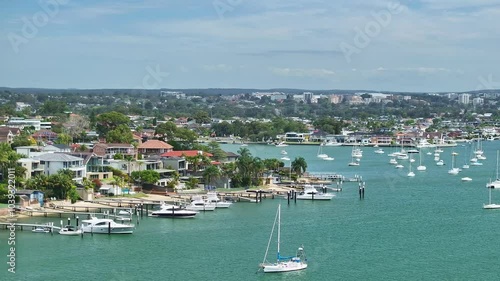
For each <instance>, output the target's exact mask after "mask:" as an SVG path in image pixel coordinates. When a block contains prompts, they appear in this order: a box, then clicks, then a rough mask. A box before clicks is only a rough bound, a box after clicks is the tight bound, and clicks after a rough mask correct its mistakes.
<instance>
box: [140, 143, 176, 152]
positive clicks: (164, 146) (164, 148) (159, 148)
mask: <svg viewBox="0 0 500 281" xmlns="http://www.w3.org/2000/svg"><path fill="white" fill-rule="evenodd" d="M138 148H139V153H141V154H143V155H160V154H164V153H167V152H170V151H172V150H173V149H174V147H173V146H171V145H170V144H168V143H166V142H164V141H160V140H148V141H146V142H145V143H143V144H141V145H140V146H139V147H138Z"/></svg>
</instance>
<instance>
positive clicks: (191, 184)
mask: <svg viewBox="0 0 500 281" xmlns="http://www.w3.org/2000/svg"><path fill="white" fill-rule="evenodd" d="M198 183H199V180H198V179H197V178H195V177H189V179H188V181H187V182H186V187H187V188H188V189H194V188H196V187H197V186H198Z"/></svg>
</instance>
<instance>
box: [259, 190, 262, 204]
mask: <svg viewBox="0 0 500 281" xmlns="http://www.w3.org/2000/svg"><path fill="white" fill-rule="evenodd" d="M259 197H260V198H259V200H260V203H262V191H261V190H259Z"/></svg>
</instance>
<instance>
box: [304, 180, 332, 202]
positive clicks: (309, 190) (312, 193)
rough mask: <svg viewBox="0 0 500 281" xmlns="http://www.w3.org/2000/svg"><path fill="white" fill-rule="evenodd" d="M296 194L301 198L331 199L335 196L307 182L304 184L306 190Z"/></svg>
mask: <svg viewBox="0 0 500 281" xmlns="http://www.w3.org/2000/svg"><path fill="white" fill-rule="evenodd" d="M296 196H297V199H300V200H331V199H332V198H333V197H335V194H330V193H322V192H319V191H318V190H316V188H315V187H314V186H313V185H310V184H306V185H304V191H302V192H300V193H299V194H297V195H296Z"/></svg>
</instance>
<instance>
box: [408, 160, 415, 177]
mask: <svg viewBox="0 0 500 281" xmlns="http://www.w3.org/2000/svg"><path fill="white" fill-rule="evenodd" d="M410 158H411V156H410ZM410 160H411V159H410ZM411 162H412V161H410V166H409V172H408V177H410V178H412V177H414V176H415V173H414V172H413V171H412V170H411Z"/></svg>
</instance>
